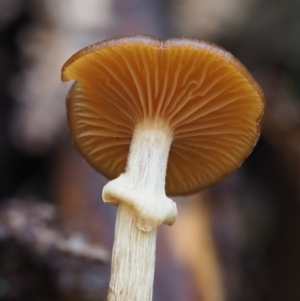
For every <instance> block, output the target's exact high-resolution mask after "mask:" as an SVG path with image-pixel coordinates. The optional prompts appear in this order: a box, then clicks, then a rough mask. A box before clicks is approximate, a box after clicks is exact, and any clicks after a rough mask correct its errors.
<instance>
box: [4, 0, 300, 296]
mask: <svg viewBox="0 0 300 301" xmlns="http://www.w3.org/2000/svg"><path fill="white" fill-rule="evenodd" d="M299 14H300V1H298V0H243V1H241V0H222V1H220V0H210V1H205V0H198V1H196V0H174V1H171V0H169V1H167V0H165V1H163V0H152V1H146V0H113V1H111V0H84V1H83V0H0V202H1V203H0V205H1V207H0V300H7V301H28V300H33V301H34V300H39V301H43V300H49V301H63V300H105V298H106V297H105V296H106V291H107V285H108V281H109V252H110V250H111V246H112V240H113V227H114V219H115V211H116V210H115V208H113V207H111V206H110V205H104V204H102V200H101V189H102V187H103V185H104V184H105V183H106V180H105V179H104V178H103V177H102V176H100V175H98V174H97V173H96V172H95V171H94V170H92V169H91V168H90V167H89V166H88V165H87V164H86V163H85V161H84V160H83V159H81V158H80V157H79V155H78V154H77V152H76V151H75V150H74V149H73V146H72V144H71V141H70V138H69V135H68V129H67V124H66V117H65V96H66V94H67V91H68V85H65V84H62V83H61V82H60V68H61V66H62V64H63V63H64V61H65V60H67V59H68V58H69V57H70V56H71V55H72V54H73V53H74V52H75V51H77V50H79V49H80V48H83V47H85V46H87V45H89V44H92V43H95V42H98V41H101V40H103V39H106V38H110V37H114V36H121V35H127V34H137V33H139V34H150V35H154V36H157V37H159V38H161V39H165V38H169V37H182V36H184V37H192V38H199V39H205V40H209V41H212V42H214V43H217V44H219V45H220V46H222V47H224V48H226V49H227V50H229V51H230V52H232V53H233V54H234V55H235V56H236V57H237V58H238V59H239V60H241V61H242V62H243V64H245V66H246V67H247V68H248V69H249V70H250V72H251V73H252V74H253V75H254V77H255V78H256V80H257V81H258V82H259V84H260V85H261V86H262V89H263V91H264V93H265V96H266V110H265V116H264V118H263V121H262V133H261V138H260V140H259V142H258V143H257V146H256V148H255V149H254V151H253V153H252V154H251V155H250V157H249V158H248V159H247V160H246V161H245V163H244V164H243V166H242V168H241V169H240V170H239V171H237V172H236V173H235V174H234V175H232V176H231V177H229V178H228V179H225V180H224V181H222V182H221V183H220V184H218V185H216V186H215V187H213V188H211V189H209V190H206V191H204V192H202V193H200V194H198V195H195V196H192V197H188V198H186V199H183V198H178V199H177V201H178V207H179V217H178V220H177V222H176V224H175V225H174V227H172V228H169V227H166V226H161V227H160V230H159V237H158V247H157V269H156V276H155V288H154V298H153V300H154V301H157V300H175V301H176V300H178V301H182V300H191V301H192V300H195V301H196V300H201V301H203V300H204V301H221V300H230V301H235V300H236V301H248V300H249V301H252V300H272V301H282V300H289V301H297V300H300V85H299V83H300V18H299ZM58 242H59V243H58ZM63 243H65V245H64V244H63ZM62 246H64V247H62ZM91 246H98V247H99V248H100V247H101V248H102V247H103V248H104V250H102V251H103V256H102V257H101V256H100V258H93V256H90V255H84V254H83V253H84V250H88V249H89V248H91ZM78 249H80V250H81V251H80V252H81V253H80V252H79V253H80V254H79V255H78ZM76 250H77V251H76ZM82 250H83V251H82ZM85 254H86V253H85ZM216 292H217V293H216Z"/></svg>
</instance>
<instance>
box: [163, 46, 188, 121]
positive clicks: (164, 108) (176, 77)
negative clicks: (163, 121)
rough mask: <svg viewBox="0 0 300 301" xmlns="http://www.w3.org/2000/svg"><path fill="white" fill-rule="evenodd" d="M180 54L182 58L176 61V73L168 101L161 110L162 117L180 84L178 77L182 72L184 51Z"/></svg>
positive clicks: (167, 96) (166, 100)
mask: <svg viewBox="0 0 300 301" xmlns="http://www.w3.org/2000/svg"><path fill="white" fill-rule="evenodd" d="M179 54H180V56H179V59H178V61H176V71H175V73H174V77H173V81H172V84H171V89H170V92H169V93H168V94H167V95H166V99H165V101H164V104H163V106H162V109H161V114H162V115H163V114H165V112H166V110H167V108H168V106H169V104H170V101H171V100H172V97H173V95H174V93H175V91H176V88H177V86H178V85H177V83H178V77H179V74H180V71H181V66H182V59H183V51H180V52H179Z"/></svg>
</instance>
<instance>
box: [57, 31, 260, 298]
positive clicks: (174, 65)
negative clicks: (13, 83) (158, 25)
mask: <svg viewBox="0 0 300 301" xmlns="http://www.w3.org/2000/svg"><path fill="white" fill-rule="evenodd" d="M70 79H73V80H75V83H74V84H73V86H72V87H71V89H70V91H69V94H68V96H67V115H68V122H69V127H70V131H71V135H72V139H73V142H74V144H75V146H76V147H77V149H78V150H79V152H80V153H81V154H82V155H83V157H84V158H85V159H86V160H87V161H88V162H89V163H90V164H91V165H92V166H93V167H94V168H95V169H96V170H97V171H99V172H100V173H102V174H103V175H105V176H106V177H107V178H110V179H113V180H112V181H110V182H109V183H108V184H107V185H106V186H105V187H104V189H103V199H104V201H105V202H108V203H112V204H115V205H117V206H118V212H117V220H116V228H115V240H114V247H113V253H112V268H111V279H110V286H109V293H108V295H109V296H108V300H110V301H112V300H118V301H147V300H151V299H152V287H153V276H154V263H155V245H156V232H157V227H158V226H159V225H160V224H161V223H165V224H168V225H172V224H173V223H174V222H175V219H176V216H177V209H176V205H175V203H174V202H173V201H172V200H171V199H170V198H168V197H167V196H166V194H167V195H169V196H172V195H173V196H174V195H187V194H191V193H194V192H197V191H200V190H202V189H204V188H206V187H208V186H211V185H213V184H214V183H216V182H218V181H219V180H221V179H222V178H224V177H225V176H228V175H230V174H231V173H233V172H234V171H235V170H236V169H237V168H238V167H239V166H240V165H241V163H242V162H243V161H244V159H245V158H246V157H247V156H248V155H249V154H250V152H251V151H252V149H253V147H254V145H255V144H256V142H257V139H258V137H259V134H260V120H261V117H262V114H263V110H264V97H263V93H262V91H261V89H260V87H259V85H258V84H257V83H256V82H255V80H254V79H253V78H252V76H251V75H250V73H249V72H248V71H247V69H246V68H245V67H244V66H243V65H242V64H241V63H240V62H239V61H238V60H237V59H236V58H234V57H233V56H232V55H231V54H230V53H229V52H227V51H225V50H224V49H222V48H220V47H218V46H216V45H214V44H211V43H208V42H205V41H199V40H195V39H185V38H182V39H169V40H166V41H161V40H159V39H157V38H154V37H150V36H143V35H138V36H127V37H121V38H116V39H110V40H106V41H104V42H100V43H98V44H94V45H91V46H89V47H86V48H84V49H82V50H80V51H79V52H77V53H75V54H74V55H73V56H72V57H71V58H70V59H69V60H68V61H67V62H66V63H65V64H64V66H63V67H62V81H68V80H70ZM165 190H166V192H165Z"/></svg>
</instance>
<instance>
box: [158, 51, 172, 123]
mask: <svg viewBox="0 0 300 301" xmlns="http://www.w3.org/2000/svg"><path fill="white" fill-rule="evenodd" d="M163 53H164V58H165V76H164V80H163V87H162V90H161V93H160V96H157V110H156V117H158V116H160V115H161V108H162V105H163V103H164V99H165V96H166V92H167V88H168V84H169V71H170V65H171V64H170V60H171V56H170V55H168V53H167V52H163Z"/></svg>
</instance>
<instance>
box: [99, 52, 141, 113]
mask: <svg viewBox="0 0 300 301" xmlns="http://www.w3.org/2000/svg"><path fill="white" fill-rule="evenodd" d="M115 53H116V52H115ZM116 54H117V55H118V56H119V57H120V58H121V59H120V60H119V63H118V64H116V62H115V61H113V64H114V68H115V69H116V70H118V71H114V69H111V70H112V72H114V74H115V78H116V81H117V84H118V85H120V87H122V88H123V91H124V92H125V93H126V94H127V95H128V98H127V100H128V102H129V103H130V104H131V105H132V104H133V106H134V107H135V110H134V109H133V111H135V112H138V115H139V116H140V117H142V116H143V109H142V106H141V105H139V102H136V101H134V100H135V99H136V98H137V97H138V95H135V94H134V92H133V91H132V90H131V89H130V88H128V86H129V85H128V75H129V74H131V73H130V70H129V67H128V65H127V63H126V60H125V59H124V57H122V56H120V55H119V54H118V53H116ZM116 61H117V60H116ZM122 62H123V63H122ZM102 65H103V66H104V67H106V64H105V61H104V60H103V62H102ZM109 70H110V69H109ZM126 71H127V72H126ZM120 74H121V75H122V76H120ZM120 83H125V84H120Z"/></svg>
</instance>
